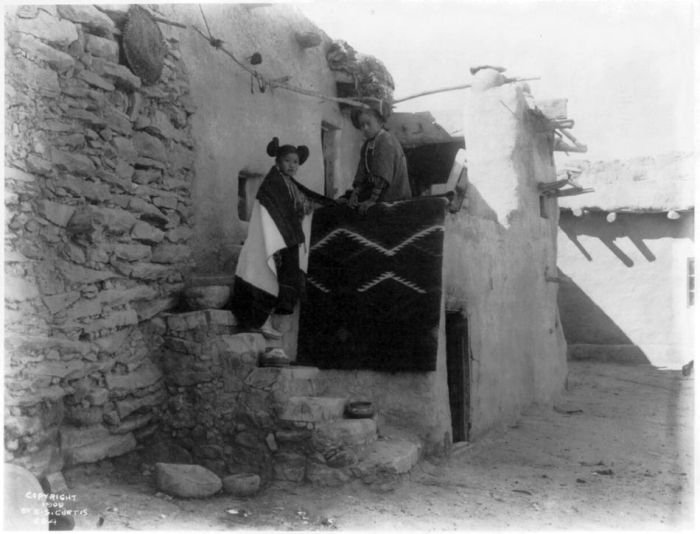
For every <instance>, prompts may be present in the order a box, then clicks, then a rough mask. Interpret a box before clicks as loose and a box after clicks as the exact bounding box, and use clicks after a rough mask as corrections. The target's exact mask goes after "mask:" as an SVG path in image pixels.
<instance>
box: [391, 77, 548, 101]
mask: <svg viewBox="0 0 700 534" xmlns="http://www.w3.org/2000/svg"><path fill="white" fill-rule="evenodd" d="M539 79H540V78H508V79H507V81H506V83H513V82H527V81H531V80H539ZM471 86H472V84H470V83H466V84H462V85H453V86H452V87H443V88H442V89H432V90H430V91H423V92H420V93H416V94H413V95H409V96H405V97H403V98H399V99H398V100H394V104H398V103H399V102H405V101H406V100H413V99H414V98H418V97H419V96H427V95H434V94H436V93H446V92H448V91H458V90H460V89H469V88H470V87H471Z"/></svg>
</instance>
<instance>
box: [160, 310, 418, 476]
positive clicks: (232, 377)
mask: <svg viewBox="0 0 700 534" xmlns="http://www.w3.org/2000/svg"><path fill="white" fill-rule="evenodd" d="M167 325H168V330H167V332H166V335H165V345H164V346H165V350H164V353H163V369H164V373H165V380H166V387H167V391H168V399H169V400H168V403H167V406H166V408H165V409H164V411H163V412H162V413H161V414H160V419H161V420H162V422H163V426H162V431H163V432H162V434H163V436H164V437H165V438H167V439H168V440H170V441H172V442H174V443H175V444H177V445H179V446H182V447H183V448H185V449H186V450H187V451H188V452H189V453H190V455H191V458H192V462H193V463H196V464H199V465H202V466H204V467H207V468H208V469H210V470H211V471H213V472H214V473H216V474H217V475H219V476H220V477H225V476H227V475H229V474H236V473H256V474H258V475H259V476H260V477H261V479H262V481H263V484H264V483H269V482H270V481H272V480H281V481H287V482H297V483H301V482H312V483H317V484H322V485H335V484H342V483H344V482H346V481H347V480H349V479H350V478H352V477H360V478H363V479H365V480H370V479H373V478H375V477H376V476H377V473H378V472H379V471H382V470H385V471H386V472H387V473H394V474H396V473H400V472H406V471H408V469H410V467H412V465H413V464H414V463H415V462H416V461H417V460H418V452H419V449H420V447H419V446H418V445H417V444H416V443H413V442H410V441H400V442H399V444H398V445H397V444H396V443H393V446H394V447H399V448H402V447H403V448H402V449H401V451H399V452H400V453H401V454H398V458H399V460H398V461H399V463H398V464H396V465H394V463H395V462H396V461H397V458H396V457H392V458H391V462H389V461H388V457H389V456H391V455H387V454H386V453H385V452H383V451H384V446H385V445H386V444H389V443H390V442H389V440H388V439H387V438H386V435H384V436H383V434H382V431H381V428H380V429H379V430H380V431H379V432H378V423H379V422H380V421H381V418H380V417H379V416H375V417H374V418H371V419H344V418H343V413H344V408H345V404H346V399H345V398H343V397H326V396H321V395H322V394H323V393H324V389H325V386H324V378H323V374H322V372H321V371H319V370H318V369H317V368H315V367H302V366H291V367H258V356H259V355H260V354H261V353H262V352H264V350H265V348H266V347H267V343H266V341H265V339H264V338H263V337H262V336H261V335H260V334H255V333H237V332H236V324H235V320H234V317H233V315H232V314H231V313H230V312H228V311H223V310H205V311H197V312H189V313H184V314H173V315H170V316H168V317H167ZM380 426H381V425H380ZM382 436H383V437H384V439H382ZM378 440H379V441H378ZM382 454H383V455H384V456H381V455H382ZM377 455H379V456H380V457H379V458H377ZM402 461H403V463H404V464H405V465H403V464H402V463H401V462H402ZM388 464H391V465H388Z"/></svg>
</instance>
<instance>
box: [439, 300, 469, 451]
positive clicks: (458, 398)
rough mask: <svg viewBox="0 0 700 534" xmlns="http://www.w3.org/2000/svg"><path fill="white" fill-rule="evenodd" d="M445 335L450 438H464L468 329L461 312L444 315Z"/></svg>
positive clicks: (467, 377) (466, 421) (465, 430)
mask: <svg viewBox="0 0 700 534" xmlns="http://www.w3.org/2000/svg"><path fill="white" fill-rule="evenodd" d="M445 319H446V320H445V326H446V328H445V335H446V338H447V388H448V392H449V398H450V412H451V413H452V440H453V441H468V440H469V430H470V427H471V423H470V422H469V366H470V361H471V360H470V358H469V328H468V324H467V318H466V317H464V316H463V315H462V313H461V312H458V311H457V312H454V311H447V313H446V314H445Z"/></svg>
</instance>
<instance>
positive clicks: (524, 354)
mask: <svg viewBox="0 0 700 534" xmlns="http://www.w3.org/2000/svg"><path fill="white" fill-rule="evenodd" d="M489 76H494V75H493V71H489V70H488V69H485V70H481V71H479V72H478V73H477V75H476V76H475V83H474V88H473V89H472V90H471V91H470V92H469V93H468V96H467V102H466V106H465V113H464V124H465V144H466V147H467V166H468V170H469V188H468V191H467V202H466V203H465V206H464V207H463V209H462V211H461V212H459V213H457V214H455V215H453V216H451V217H449V218H448V221H447V225H446V236H445V251H446V252H445V254H446V257H445V263H446V275H445V276H446V278H445V284H446V286H447V308H448V309H450V310H455V311H457V310H459V311H461V312H462V313H463V314H464V315H465V316H466V318H467V321H468V330H469V331H468V338H469V347H470V356H469V358H470V368H471V371H470V398H471V403H470V423H471V437H472V438H477V437H478V436H479V435H480V434H482V433H484V432H486V431H487V430H489V429H490V428H493V427H494V426H496V425H500V424H503V423H507V422H508V421H511V420H513V419H515V418H517V416H518V415H519V413H520V412H521V410H522V409H523V408H525V407H526V406H528V405H529V404H531V403H532V402H541V403H551V402H552V400H553V399H554V398H556V396H557V395H558V394H559V393H560V392H561V391H562V388H563V386H564V381H565V377H566V343H565V341H564V337H563V334H562V329H561V324H560V322H559V318H558V311H557V284H556V282H555V280H556V274H557V268H556V257H557V252H556V230H557V222H558V210H557V209H556V200H555V199H548V200H544V202H543V204H542V205H540V200H539V192H538V189H537V184H538V183H540V182H551V181H554V180H555V179H556V171H555V168H554V162H553V158H552V133H551V131H548V130H547V128H546V126H544V125H543V124H541V123H538V121H537V120H536V117H537V115H536V114H534V113H533V112H532V111H531V108H530V105H529V103H530V102H532V101H533V99H532V96H531V95H530V94H529V90H528V89H527V87H526V86H522V85H512V84H511V85H499V84H495V85H492V86H489V84H488V83H486V82H488V81H489V78H488V77H489ZM484 85H486V87H484ZM553 279H554V280H553Z"/></svg>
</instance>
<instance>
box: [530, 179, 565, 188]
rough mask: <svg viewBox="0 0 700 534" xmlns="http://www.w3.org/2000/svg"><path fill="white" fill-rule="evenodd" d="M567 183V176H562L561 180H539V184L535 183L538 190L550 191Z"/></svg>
mask: <svg viewBox="0 0 700 534" xmlns="http://www.w3.org/2000/svg"><path fill="white" fill-rule="evenodd" d="M568 183H569V179H568V178H563V179H561V180H557V181H556V182H540V183H539V184H537V189H538V190H539V191H550V190H552V189H559V188H560V187H564V186H565V185H566V184H568Z"/></svg>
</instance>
